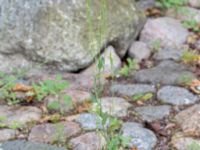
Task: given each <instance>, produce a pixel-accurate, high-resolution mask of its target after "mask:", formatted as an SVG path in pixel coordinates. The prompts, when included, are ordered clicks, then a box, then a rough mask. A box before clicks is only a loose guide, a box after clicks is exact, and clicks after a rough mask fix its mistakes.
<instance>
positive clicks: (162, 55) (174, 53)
mask: <svg viewBox="0 0 200 150" xmlns="http://www.w3.org/2000/svg"><path fill="white" fill-rule="evenodd" d="M183 54H184V49H182V48H181V49H175V48H162V49H160V50H159V52H158V53H156V54H155V55H154V56H153V58H154V59H155V60H159V61H160V60H167V59H168V60H175V61H178V60H180V59H181V57H182V55H183Z"/></svg>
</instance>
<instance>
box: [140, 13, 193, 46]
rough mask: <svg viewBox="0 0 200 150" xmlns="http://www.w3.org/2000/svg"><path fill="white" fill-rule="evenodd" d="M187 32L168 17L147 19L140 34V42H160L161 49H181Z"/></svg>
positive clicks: (177, 22) (178, 23)
mask: <svg viewBox="0 0 200 150" xmlns="http://www.w3.org/2000/svg"><path fill="white" fill-rule="evenodd" d="M188 35H189V32H188V31H187V29H185V28H184V27H183V26H182V25H181V23H180V22H179V21H177V20H175V19H172V18H169V17H161V18H156V19H149V20H148V21H147V23H146V25H145V26H144V29H143V30H142V32H141V36H140V40H141V41H143V42H147V43H149V44H152V43H153V42H154V41H160V45H161V46H163V47H175V48H176V47H181V46H182V44H184V42H185V41H186V39H187V36H188Z"/></svg>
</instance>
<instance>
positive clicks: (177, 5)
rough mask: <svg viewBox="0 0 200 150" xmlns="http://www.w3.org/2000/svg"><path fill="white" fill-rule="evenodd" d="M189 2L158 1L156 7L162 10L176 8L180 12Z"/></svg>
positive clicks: (180, 0)
mask: <svg viewBox="0 0 200 150" xmlns="http://www.w3.org/2000/svg"><path fill="white" fill-rule="evenodd" d="M187 2H188V0H156V6H157V7H159V8H161V9H169V8H175V9H176V10H179V9H180V8H181V7H182V6H183V5H185V4H187Z"/></svg>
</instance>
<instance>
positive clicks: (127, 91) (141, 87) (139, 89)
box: [110, 84, 156, 96]
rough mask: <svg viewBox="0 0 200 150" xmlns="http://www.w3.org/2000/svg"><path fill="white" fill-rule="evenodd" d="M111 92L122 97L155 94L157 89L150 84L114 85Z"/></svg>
mask: <svg viewBox="0 0 200 150" xmlns="http://www.w3.org/2000/svg"><path fill="white" fill-rule="evenodd" d="M110 91H111V92H112V93H113V94H117V95H120V96H133V95H135V94H143V93H144V94H145V93H155V92H156V88H155V86H153V85H148V84H113V85H112V86H111V87H110Z"/></svg>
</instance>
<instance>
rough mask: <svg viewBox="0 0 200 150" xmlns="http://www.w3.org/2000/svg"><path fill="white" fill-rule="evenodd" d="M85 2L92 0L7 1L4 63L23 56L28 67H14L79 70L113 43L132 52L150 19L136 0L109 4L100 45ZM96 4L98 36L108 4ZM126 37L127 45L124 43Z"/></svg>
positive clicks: (2, 18)
mask: <svg viewBox="0 0 200 150" xmlns="http://www.w3.org/2000/svg"><path fill="white" fill-rule="evenodd" d="M85 4H86V0H75V1H64V0H62V1H60V0H38V1H32V0H17V1H12V2H11V1H6V2H5V1H2V0H1V1H0V9H1V15H0V22H1V23H0V31H1V32H0V39H1V40H0V45H1V49H0V54H1V55H2V58H5V59H4V60H6V61H8V62H3V60H1V61H0V62H3V63H4V64H7V63H10V61H12V60H10V59H11V58H10V57H12V58H14V57H16V56H17V57H18V56H19V58H21V59H18V60H20V62H21V61H22V60H23V61H24V62H25V63H23V64H22V63H21V64H19V63H17V64H15V63H13V64H11V63H10V64H11V66H10V67H9V68H11V67H23V65H25V66H29V67H30V66H31V65H30V64H32V62H34V65H36V64H35V62H38V63H40V64H41V63H43V64H44V63H45V64H47V65H46V67H48V68H50V69H52V68H57V69H60V70H65V71H77V70H78V69H81V68H84V67H87V66H88V65H89V64H90V63H91V62H92V61H93V59H94V57H95V56H96V55H97V54H98V53H99V52H100V49H101V48H102V47H103V45H104V44H105V43H107V42H109V41H115V42H116V43H119V45H118V47H116V48H118V49H120V50H121V49H127V47H128V46H129V45H130V41H131V40H133V39H134V38H135V36H137V35H138V32H139V31H140V29H141V28H142V26H143V23H144V21H143V20H144V15H142V14H140V13H138V12H137V9H136V7H135V2H134V1H131V2H129V1H125V2H124V1H123V2H122V1H120V0H117V1H112V2H111V1H108V6H109V9H108V10H107V14H106V17H107V19H108V21H107V22H106V23H108V25H107V26H106V31H107V32H105V35H102V36H101V37H102V39H101V40H100V41H99V40H98V38H95V37H92V39H91V37H90V38H89V37H88V35H89V25H88V22H87V21H86V20H87V19H88V17H89V16H87V14H88V13H87V10H86V9H87V8H86V7H85V6H86V5H85ZM91 6H92V8H91V9H90V10H91V14H93V15H92V17H93V18H92V19H93V22H92V23H93V29H94V31H93V32H97V30H98V29H99V12H100V10H101V8H100V6H102V5H101V4H100V1H94V2H93V4H92V5H91ZM101 21H102V20H101ZM120 39H122V40H123V41H125V42H123V44H120V42H118V41H119V40H120ZM91 40H92V41H91ZM94 44H95V45H94ZM91 45H94V47H92V48H91ZM95 46H96V47H95ZM91 50H92V52H91ZM91 53H92V54H91ZM18 62H19V61H18ZM34 67H35V66H34Z"/></svg>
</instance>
